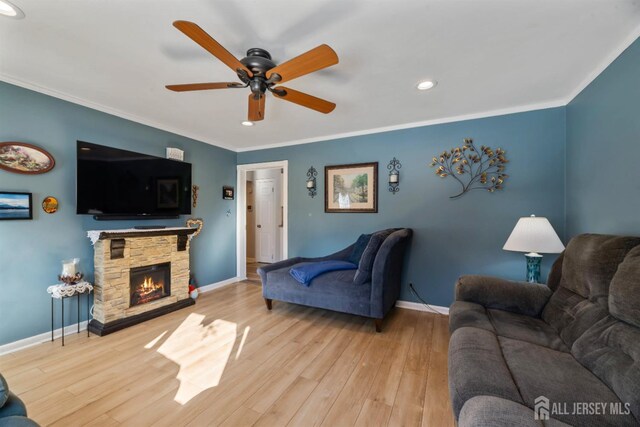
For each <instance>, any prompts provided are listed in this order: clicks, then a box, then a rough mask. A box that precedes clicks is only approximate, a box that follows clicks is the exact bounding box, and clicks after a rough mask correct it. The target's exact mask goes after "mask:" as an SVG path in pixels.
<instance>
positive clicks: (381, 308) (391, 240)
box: [361, 228, 413, 319]
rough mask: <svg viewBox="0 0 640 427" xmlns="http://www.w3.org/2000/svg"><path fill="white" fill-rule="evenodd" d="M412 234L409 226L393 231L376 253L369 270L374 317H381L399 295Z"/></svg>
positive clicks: (371, 313)
mask: <svg viewBox="0 0 640 427" xmlns="http://www.w3.org/2000/svg"><path fill="white" fill-rule="evenodd" d="M412 235H413V230H411V229H410V228H402V229H399V230H398V231H394V232H393V233H391V234H390V235H389V237H387V238H386V239H385V241H384V242H383V243H382V245H381V246H380V249H379V250H378V253H377V254H376V259H375V261H374V262H373V270H372V271H371V300H370V304H371V308H370V310H371V312H370V316H371V317H373V318H375V319H382V318H383V317H384V316H385V315H386V314H387V313H388V312H389V310H391V308H392V307H394V306H395V304H396V301H397V300H398V298H399V297H400V286H401V278H402V267H403V264H404V255H405V252H406V249H407V246H408V245H409V242H410V240H411V236H412ZM361 286H364V285H361Z"/></svg>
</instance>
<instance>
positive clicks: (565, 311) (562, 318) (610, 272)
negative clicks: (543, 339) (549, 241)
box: [542, 234, 640, 347]
mask: <svg viewBox="0 0 640 427" xmlns="http://www.w3.org/2000/svg"><path fill="white" fill-rule="evenodd" d="M638 244H640V238H637V237H623V236H608V235H599V234H582V235H580V236H576V237H574V238H573V239H572V240H571V241H570V242H569V244H568V245H567V249H566V250H565V252H564V255H563V259H562V275H561V277H560V280H559V282H558V284H557V289H556V291H555V292H554V294H553V295H552V296H551V298H550V299H549V303H548V304H547V306H546V307H545V309H544V311H543V313H542V318H543V319H544V320H545V321H546V322H547V323H549V324H550V325H551V326H553V327H554V328H555V329H556V331H557V332H558V333H559V335H560V337H561V338H562V340H563V341H564V342H565V344H567V346H569V347H571V346H572V345H573V343H574V342H575V340H576V339H578V337H580V335H582V334H583V333H584V332H585V331H586V330H587V329H588V328H589V327H591V326H592V325H593V324H595V323H596V322H598V321H599V320H600V319H603V318H604V317H606V316H607V315H608V312H609V310H608V307H607V304H608V296H609V285H610V283H611V280H612V279H613V276H614V275H615V273H616V271H617V269H618V265H619V264H620V263H621V262H622V261H623V260H624V258H625V256H626V255H627V254H628V253H629V251H630V250H631V249H633V248H634V247H635V246H637V245H638Z"/></svg>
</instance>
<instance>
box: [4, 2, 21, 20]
mask: <svg viewBox="0 0 640 427" xmlns="http://www.w3.org/2000/svg"><path fill="white" fill-rule="evenodd" d="M0 15H2V16H6V17H9V18H15V19H21V18H24V13H23V12H22V11H21V10H20V8H19V7H18V6H15V5H13V4H11V3H9V2H8V1H7V0H0Z"/></svg>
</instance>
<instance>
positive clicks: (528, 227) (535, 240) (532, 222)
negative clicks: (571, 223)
mask: <svg viewBox="0 0 640 427" xmlns="http://www.w3.org/2000/svg"><path fill="white" fill-rule="evenodd" d="M502 249H504V250H506V251H516V252H533V253H537V252H541V253H547V254H557V253H560V252H562V251H563V250H564V245H563V244H562V242H561V241H560V238H559V237H558V235H557V234H556V231H555V230H554V229H553V227H552V226H551V223H550V222H549V220H548V219H547V218H544V217H537V216H534V215H531V216H530V217H524V218H520V219H519V220H518V223H517V224H516V226H515V228H514V229H513V231H512V232H511V235H510V236H509V238H508V239H507V243H505V244H504V247H503V248H502Z"/></svg>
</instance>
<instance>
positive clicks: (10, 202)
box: [0, 191, 33, 220]
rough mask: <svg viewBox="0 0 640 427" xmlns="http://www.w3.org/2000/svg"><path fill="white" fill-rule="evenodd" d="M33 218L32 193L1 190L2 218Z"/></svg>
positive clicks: (0, 209)
mask: <svg viewBox="0 0 640 427" xmlns="http://www.w3.org/2000/svg"><path fill="white" fill-rule="evenodd" d="M9 219H33V203H32V197H31V193H14V192H9V191H0V220H9Z"/></svg>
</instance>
